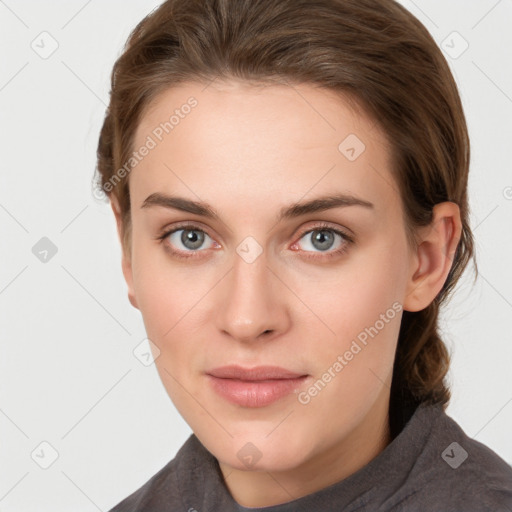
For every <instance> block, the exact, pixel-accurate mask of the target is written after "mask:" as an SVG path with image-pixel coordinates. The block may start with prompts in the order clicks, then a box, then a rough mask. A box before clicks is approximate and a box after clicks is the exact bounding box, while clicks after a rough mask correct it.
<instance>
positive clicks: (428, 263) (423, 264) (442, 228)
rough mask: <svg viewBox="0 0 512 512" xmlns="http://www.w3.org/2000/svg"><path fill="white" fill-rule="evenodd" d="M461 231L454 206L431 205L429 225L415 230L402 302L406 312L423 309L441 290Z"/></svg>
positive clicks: (456, 209) (458, 214)
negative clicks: (416, 243)
mask: <svg viewBox="0 0 512 512" xmlns="http://www.w3.org/2000/svg"><path fill="white" fill-rule="evenodd" d="M461 231H462V224H461V220H460V210H459V207H458V205H457V204H455V203H452V202H444V203H439V204H437V205H435V206H434V209H433V218H432V222H431V224H429V225H428V226H425V227H423V228H421V229H420V230H418V239H419V240H418V245H417V248H416V251H415V254H414V255H413V258H412V265H411V277H410V279H409V281H408V285H407V293H406V297H405V300H404V309H405V310H406V311H421V310H422V309H425V308H426V307H427V306H428V305H429V304H431V302H432V301H433V300H434V299H435V298H436V296H437V295H438V293H439V292H440V291H441V289H442V288H443V286H444V283H445V281H446V279H447V277H448V274H449V272H450V269H451V267H452V264H453V258H454V255H455V252H456V250H457V245H458V243H459V240H460V236H461Z"/></svg>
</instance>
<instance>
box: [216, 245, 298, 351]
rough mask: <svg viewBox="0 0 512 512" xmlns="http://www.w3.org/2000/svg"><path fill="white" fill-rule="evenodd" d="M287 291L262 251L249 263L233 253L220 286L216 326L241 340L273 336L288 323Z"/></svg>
mask: <svg viewBox="0 0 512 512" xmlns="http://www.w3.org/2000/svg"><path fill="white" fill-rule="evenodd" d="M286 291H287V289H286V287H285V286H284V285H283V283H282V281H281V280H280V279H278V277H276V275H275V271H273V270H272V269H271V268H269V266H268V260H267V257H266V254H265V253H263V254H260V255H259V256H258V258H257V259H256V260H254V261H252V262H250V263H249V262H247V261H246V260H244V259H243V258H242V257H240V256H239V255H238V254H235V256H234V261H233V268H232V269H231V271H230V272H229V273H228V275H227V276H226V277H225V278H224V279H223V282H222V284H221V287H220V294H221V297H219V301H218V303H217V304H218V309H217V325H218V328H219V329H220V330H221V331H222V332H223V333H224V334H225V335H229V336H230V337H231V338H232V339H235V340H238V341H239V342H242V343H251V342H254V341H261V340H263V339H265V340H270V339H273V338H275V337H276V336H278V335H279V334H282V333H283V332H285V331H286V330H287V329H288V327H289V322H290V315H289V309H288V303H287V300H288V299H289V292H288V294H287V293H286Z"/></svg>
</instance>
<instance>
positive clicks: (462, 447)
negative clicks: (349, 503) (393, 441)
mask: <svg viewBox="0 0 512 512" xmlns="http://www.w3.org/2000/svg"><path fill="white" fill-rule="evenodd" d="M423 414H424V415H432V417H433V422H432V428H431V430H430V434H429V436H428V437H427V440H426V442H425V445H424V447H423V448H422V450H421V452H420V456H419V457H418V460H417V461H416V463H415V465H414V468H412V472H411V474H410V475H409V476H410V478H412V479H413V480H414V481H415V482H416V484H415V485H413V486H411V487H409V491H410V492H409V493H408V494H409V495H408V496H403V502H402V506H405V508H402V509H400V508H397V510H409V508H407V504H411V505H412V504H414V503H417V502H418V501H419V502H421V503H423V502H424V503H425V504H428V506H429V507H430V508H429V510H443V511H453V512H456V511H462V510H464V512H473V511H475V512H476V511H484V510H493V511H494V512H501V511H503V512H510V511H512V466H510V465H509V464H508V463H507V462H505V460H503V459H502V458H501V457H500V456H499V455H498V454H497V453H495V452H494V451H493V450H491V449H490V448H489V447H488V446H486V445H484V444H483V443H481V442H479V441H477V440H475V439H472V438H471V437H469V436H468V435H467V434H466V433H465V431H464V430H463V429H462V428H461V426H460V425H459V424H458V423H457V422H456V421H455V420H454V419H453V418H451V417H450V416H449V415H447V414H446V412H445V411H443V410H442V408H441V407H440V406H426V407H425V408H424V411H423Z"/></svg>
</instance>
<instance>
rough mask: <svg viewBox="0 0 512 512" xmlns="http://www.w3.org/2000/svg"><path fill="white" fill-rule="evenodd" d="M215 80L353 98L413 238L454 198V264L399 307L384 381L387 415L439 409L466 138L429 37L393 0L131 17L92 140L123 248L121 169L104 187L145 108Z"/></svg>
mask: <svg viewBox="0 0 512 512" xmlns="http://www.w3.org/2000/svg"><path fill="white" fill-rule="evenodd" d="M217 77H220V78H224V79H228V80H229V79H236V80H244V81H247V82H248V83H261V84H264V83H269V84H272V83H274V84H300V83H308V84H314V85H316V86H318V87H322V88H326V89H328V90H331V91H334V92H337V93H340V94H342V95H343V97H344V98H345V99H346V98H349V100H353V101H354V102H355V104H357V105H358V106H359V107H360V108H361V111H364V112H365V113H366V115H368V116H369V117H370V118H371V119H372V120H374V121H375V122H376V123H377V124H378V125H379V126H380V127H381V128H382V130H383V133H384V134H385V135H386V136H387V137H388V139H389V143H390V148H391V157H392V158H391V161H392V172H393V174H394V177H395V180H396V183H397V184H398V187H399V192H400V196H401V198H402V201H403V205H404V211H405V217H406V225H407V234H408V237H409V240H413V236H412V235H413V233H414V228H416V227H419V226H425V225H427V224H429V223H430V222H431V221H432V210H433V207H434V205H436V204H437V203H441V202H444V201H453V202H454V203H457V204H458V206H459V208H460V213H461V220H462V233H461V238H460V241H459V244H458V246H457V250H456V252H455V254H454V257H453V263H452V267H451V270H450V272H449V275H448V277H447V280H446V282H445V284H444V286H443V288H442V290H441V291H440V293H439V294H438V295H437V297H436V298H435V299H434V301H433V302H432V303H431V304H430V305H429V306H428V307H426V308H425V309H423V310H421V311H417V312H408V311H404V313H403V318H402V323H401V327H400V333H399V339H398V348H397V353H396V359H395V365H394V370H393V384H392V389H391V407H392V409H393V408H394V409H393V411H394V414H398V413H399V412H400V407H404V404H407V403H408V404H418V403H422V402H428V403H439V404H442V406H443V408H446V405H447V404H448V401H449V399H450V391H449V387H448V385H447V383H446V374H447V372H448V368H449V361H450V356H449V353H448V351H447V348H446V346H445V344H444V343H443V341H442V339H441V337H440V335H439V327H438V312H439V307H440V305H441V304H442V303H443V301H445V300H446V298H447V296H448V294H449V293H450V292H451V291H452V289H453V287H454V285H455V284H456V282H457V281H458V279H459V277H460V276H461V274H462V272H463V270H464V268H465V267H466V265H467V263H468V262H469V260H470V259H471V258H474V254H473V237H472V233H471V230H470V227H469V212H468V200H467V182H468V170H469V159H470V147H469V137H468V132H467V126H466V121H465V117H464V112H463V108H462V104H461V100H460V97H459V93H458V90H457V86H456V84H455V81H454V79H453V76H452V74H451V72H450V68H449V66H448V64H447V62H446V60H445V58H444V57H443V55H442V53H441V51H440V49H439V48H438V46H437V45H436V43H435V41H434V40H433V38H432V37H431V35H430V34H429V33H428V31H427V30H426V28H425V27H424V26H423V25H422V24H421V23H420V22H419V21H418V20H417V19H416V18H415V17H414V16H413V15H412V14H411V13H409V12H408V11H407V10H406V9H405V8H404V7H402V6H401V5H400V4H398V3H397V2H395V1H394V0H168V1H166V2H164V3H163V4H162V5H161V6H160V7H158V8H157V9H156V10H154V11H153V12H152V13H150V14H149V15H148V16H147V17H146V18H145V19H143V20H142V21H141V22H140V23H139V24H138V25H137V26H136V28H135V29H134V30H133V32H132V33H131V35H130V37H129V39H128V41H127V43H126V46H125V48H124V51H123V53H122V55H121V56H120V57H119V59H118V60H117V61H116V63H115V65H114V68H113V71H112V77H111V93H110V104H109V106H108V110H107V113H106V116H105V120H104V124H103V127H102V130H101V134H100V137H99V144H98V151H97V157H98V162H97V165H98V171H99V183H98V185H99V186H101V187H102V189H103V190H105V191H106V192H107V193H108V195H109V196H110V194H114V196H115V197H116V199H117V200H118V202H119V205H120V207H121V213H122V219H123V220H122V224H123V233H124V238H123V250H126V251H128V252H129V250H130V232H131V228H130V194H129V186H128V177H125V179H123V180H121V181H120V182H119V183H117V184H116V186H115V187H112V186H110V187H109V188H107V186H106V185H107V184H108V183H109V180H111V179H112V177H113V176H114V175H115V173H116V171H117V170H118V169H120V168H122V167H123V166H125V164H126V162H128V161H129V160H130V155H131V153H132V152H133V139H134V134H135V131H136V129H137V127H138V124H139V122H140V121H141V118H142V116H143V115H144V112H145V111H146V109H147V108H148V105H149V104H150V102H152V101H153V100H154V99H155V98H156V97H157V95H158V94H159V93H160V92H163V91H164V90H166V89H169V88H170V87H174V86H176V85H178V84H179V83H183V82H191V81H194V82H204V83H205V84H206V83H209V82H211V81H212V80H213V79H215V78H217ZM111 183H112V182H111V181H110V184H111ZM475 270H476V264H475ZM390 414H391V413H390Z"/></svg>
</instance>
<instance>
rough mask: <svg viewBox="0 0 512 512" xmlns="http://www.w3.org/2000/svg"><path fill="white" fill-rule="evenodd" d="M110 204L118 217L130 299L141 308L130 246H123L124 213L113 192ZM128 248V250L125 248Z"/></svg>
mask: <svg viewBox="0 0 512 512" xmlns="http://www.w3.org/2000/svg"><path fill="white" fill-rule="evenodd" d="M110 206H111V207H112V211H113V212H114V217H115V219H116V225H117V234H118V236H119V241H120V243H121V251H122V260H121V266H122V269H123V275H124V279H125V281H126V284H127V285H128V299H129V301H130V304H131V305H132V306H133V307H134V308H137V309H139V306H138V305H137V300H136V298H135V291H134V289H133V270H132V262H131V257H130V253H129V251H130V248H125V247H123V234H124V233H123V222H122V214H121V208H120V206H119V202H118V200H117V198H116V197H115V196H114V195H113V194H112V195H111V196H110ZM125 249H126V250H125Z"/></svg>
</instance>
